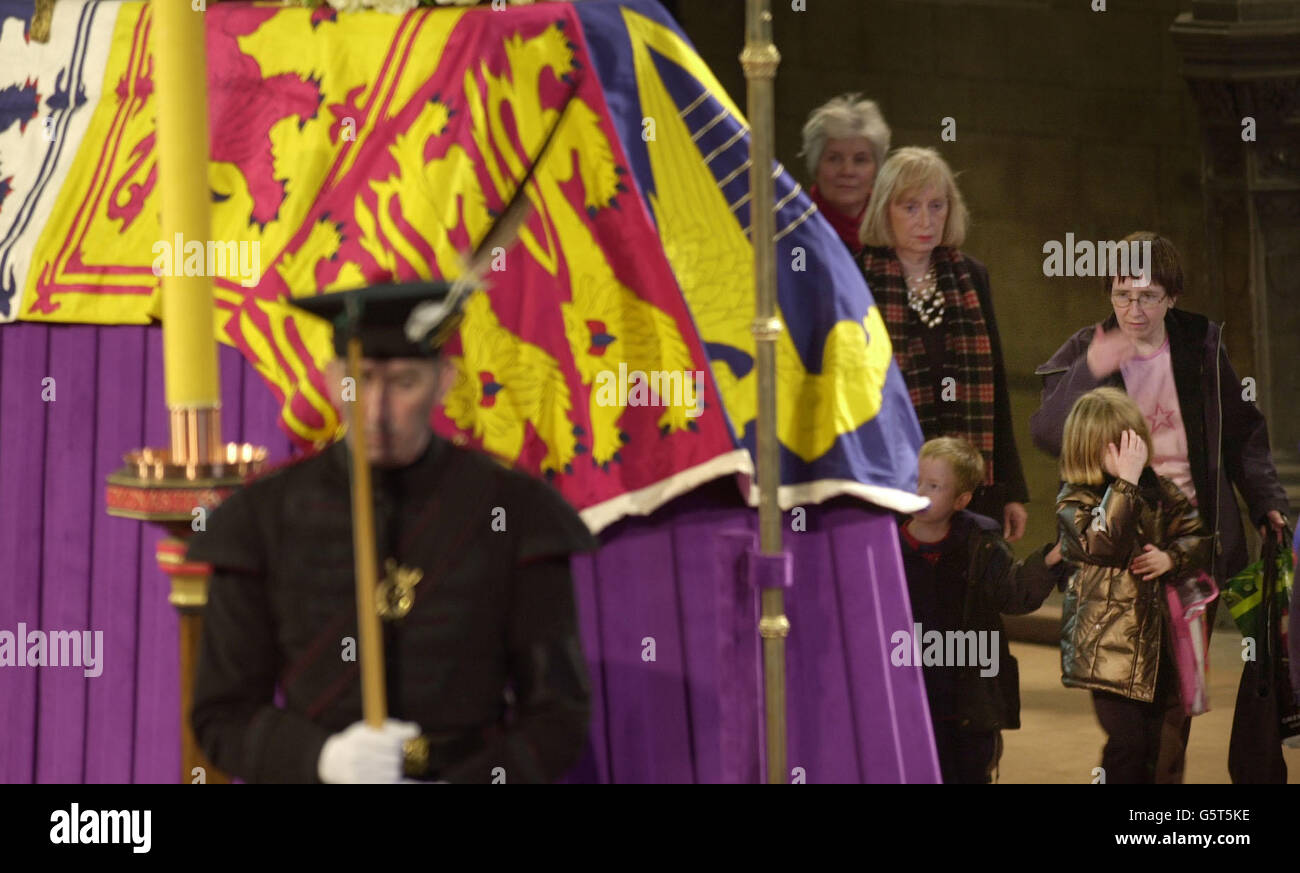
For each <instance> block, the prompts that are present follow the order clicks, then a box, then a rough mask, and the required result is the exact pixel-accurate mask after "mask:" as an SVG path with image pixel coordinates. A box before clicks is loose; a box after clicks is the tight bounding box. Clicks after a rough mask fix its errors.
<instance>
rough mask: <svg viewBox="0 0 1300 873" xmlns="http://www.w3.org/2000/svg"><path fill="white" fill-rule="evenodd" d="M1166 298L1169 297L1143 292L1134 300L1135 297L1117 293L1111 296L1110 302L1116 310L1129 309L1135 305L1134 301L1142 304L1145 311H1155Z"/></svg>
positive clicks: (1152, 292)
mask: <svg viewBox="0 0 1300 873" xmlns="http://www.w3.org/2000/svg"><path fill="white" fill-rule="evenodd" d="M1166 296H1167V295H1165V294H1157V293H1156V292H1154V291H1143V292H1142V293H1141V294H1139V295H1138V296H1137V297H1136V298H1134V297H1129V296H1128V295H1127V294H1120V293H1118V292H1116V293H1115V294H1112V295H1110V302H1111V303H1112V304H1114V306H1115V308H1116V309H1128V308H1129V307H1130V306H1132V305H1133V301H1134V300H1137V302H1138V303H1141V304H1142V308H1143V309H1154V308H1155V307H1156V306H1157V305H1158V304H1159V303H1160V302H1161V301H1163V300H1164V299H1165V297H1166Z"/></svg>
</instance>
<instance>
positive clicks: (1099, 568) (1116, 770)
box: [1056, 388, 1212, 784]
mask: <svg viewBox="0 0 1300 873" xmlns="http://www.w3.org/2000/svg"><path fill="white" fill-rule="evenodd" d="M1150 457H1151V434H1150V432H1149V431H1148V429H1147V421H1146V418H1144V417H1143V415H1142V412H1141V410H1139V409H1138V407H1137V404H1136V403H1134V402H1133V400H1132V399H1131V398H1130V397H1129V396H1128V395H1127V394H1125V393H1124V392H1123V391H1121V390H1119V389H1118V388H1097V389H1095V390H1093V391H1089V392H1088V393H1087V394H1084V395H1083V396H1082V397H1080V398H1079V399H1078V400H1077V401H1076V402H1075V404H1074V407H1073V408H1072V409H1071V410H1070V414H1069V416H1068V417H1067V418H1066V420H1065V430H1064V433H1063V435H1062V446H1061V479H1062V480H1063V481H1064V482H1065V484H1064V485H1063V486H1062V488H1061V493H1060V495H1059V496H1058V497H1057V509H1056V517H1057V526H1058V530H1059V532H1060V538H1061V539H1060V542H1061V554H1062V555H1063V556H1064V558H1065V560H1066V561H1069V562H1071V563H1072V564H1074V565H1075V570H1074V572H1073V573H1072V574H1071V576H1070V581H1069V584H1068V586H1067V587H1066V591H1065V604H1064V607H1063V610H1062V624H1061V682H1062V683H1063V684H1064V685H1065V686H1067V687H1069V688H1086V689H1088V690H1090V691H1091V692H1092V705H1093V710H1094V711H1095V712H1096V713H1097V720H1098V721H1099V722H1101V726H1102V729H1103V730H1105V731H1106V745H1105V748H1104V749H1103V750H1102V755H1101V766H1102V768H1103V769H1104V770H1105V772H1106V782H1107V783H1110V784H1116V783H1126V784H1133V783H1155V782H1182V777H1183V759H1184V755H1185V752H1186V748H1187V736H1188V728H1189V726H1190V721H1189V719H1188V718H1187V716H1186V715H1185V714H1184V712H1183V707H1182V703H1181V701H1180V700H1179V696H1178V673H1177V670H1176V668H1175V667H1174V665H1173V662H1172V661H1171V660H1170V659H1169V657H1168V655H1167V652H1166V648H1167V647H1166V646H1165V645H1164V643H1163V636H1164V633H1165V632H1166V631H1165V626H1164V621H1163V618H1162V614H1161V609H1160V603H1161V600H1162V598H1163V591H1161V584H1162V581H1163V580H1165V579H1169V580H1176V579H1178V578H1181V577H1183V576H1184V575H1187V574H1189V573H1194V572H1196V571H1198V570H1208V569H1209V565H1210V544H1211V542H1212V540H1211V538H1210V536H1209V534H1208V531H1207V530H1206V528H1205V525H1204V524H1202V522H1201V518H1200V516H1199V515H1198V514H1197V512H1196V508H1195V507H1194V506H1192V503H1191V501H1190V500H1188V499H1187V495H1185V494H1184V493H1183V492H1182V490H1181V489H1179V487H1178V486H1177V485H1176V484H1175V483H1174V482H1173V480H1171V479H1166V478H1164V477H1162V476H1157V475H1156V473H1155V471H1154V470H1152V469H1151V468H1150V467H1149V466H1148V465H1147V460H1148V459H1149V458H1150Z"/></svg>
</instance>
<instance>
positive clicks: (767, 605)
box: [740, 0, 790, 785]
mask: <svg viewBox="0 0 1300 873" xmlns="http://www.w3.org/2000/svg"><path fill="white" fill-rule="evenodd" d="M745 30H746V35H745V49H744V51H742V52H741V54H740V63H741V66H742V67H744V70H745V79H746V82H747V83H748V86H749V88H748V92H749V101H748V102H749V105H748V113H749V124H750V134H749V136H750V146H749V149H750V151H749V154H750V159H751V165H750V169H749V191H750V195H751V197H750V201H749V202H750V206H749V215H750V232H751V239H752V240H753V245H754V279H755V281H756V282H757V285H758V293H757V306H756V308H755V312H754V324H753V327H752V330H753V333H754V340H755V346H756V351H757V358H758V362H757V363H758V432H757V450H758V486H759V502H758V527H759V547H760V550H761V551H762V553H763V554H764V555H779V554H781V507H780V505H779V504H778V502H777V489H778V488H779V487H780V485H781V464H780V448H779V446H778V444H777V439H776V339H777V337H778V336H780V334H781V330H782V329H783V328H782V325H781V319H780V318H779V317H778V316H777V313H776V246H775V244H774V243H773V240H772V237H773V235H774V230H775V228H774V224H775V221H774V218H775V217H774V215H773V213H772V204H773V199H774V198H773V193H772V192H773V187H772V163H773V161H772V153H773V147H772V141H773V135H772V131H773V124H774V119H773V111H772V80H773V79H774V78H776V68H777V65H778V64H780V63H781V54H780V52H778V51H777V50H776V45H775V44H774V43H773V42H772V13H771V10H770V9H769V5H768V0H747V5H746V10H745ZM762 598H763V603H762V606H763V617H762V618H761V619H760V620H759V623H758V631H759V634H760V635H761V636H762V639H763V686H764V695H763V703H764V711H765V715H766V725H767V781H768V783H769V784H773V785H776V784H784V783H785V781H786V780H785V769H786V735H785V637H786V634H788V633H789V630H790V622H789V620H788V619H787V618H786V617H785V595H784V593H783V592H782V590H781V589H780V588H767V589H764V590H763V593H762Z"/></svg>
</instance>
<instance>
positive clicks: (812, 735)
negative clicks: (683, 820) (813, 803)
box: [569, 480, 939, 783]
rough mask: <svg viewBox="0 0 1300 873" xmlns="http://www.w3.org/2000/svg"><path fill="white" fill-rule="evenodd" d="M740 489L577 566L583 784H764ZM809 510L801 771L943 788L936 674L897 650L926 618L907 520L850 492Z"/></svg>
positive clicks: (794, 737)
mask: <svg viewBox="0 0 1300 873" xmlns="http://www.w3.org/2000/svg"><path fill="white" fill-rule="evenodd" d="M734 494H735V487H734V486H733V485H732V484H731V483H730V482H728V481H725V480H724V481H719V482H715V483H712V484H711V485H709V486H706V487H704V488H701V489H698V490H697V491H695V492H692V493H691V494H688V495H686V496H684V497H682V498H680V499H678V500H676V501H674V502H673V503H671V504H669V505H667V506H665V507H662V508H661V509H660V510H659V511H657V512H656V513H654V514H653V515H651V516H649V517H647V518H643V519H627V520H624V521H622V522H619V523H618V524H616V525H614V526H613V527H611V528H610V529H608V530H607V531H606V532H605V534H604V535H603V536H602V540H603V541H604V543H605V545H604V547H603V548H602V549H601V550H600V551H599V552H597V553H596V554H594V555H591V556H582V557H579V558H576V559H575V560H574V581H575V584H576V586H577V594H578V610H579V614H580V618H581V622H582V630H583V646H584V649H585V651H586V652H587V656H588V662H589V663H590V664H591V669H592V685H593V715H592V722H591V736H592V739H591V743H590V748H589V753H588V756H587V758H586V759H585V760H584V761H583V762H582V763H581V764H580V765H579V766H578V767H577V768H576V769H575V770H574V771H573V772H572V773H571V774H570V776H569V781H574V782H593V781H595V782H709V783H712V782H737V781H743V782H757V781H758V780H759V778H760V761H761V759H762V757H763V755H762V752H763V746H762V740H761V730H760V725H761V717H762V697H761V685H760V683H759V681H758V675H759V671H760V670H761V663H762V662H761V658H760V656H759V649H758V645H759V640H758V615H759V610H758V592H757V589H756V588H754V587H753V586H752V584H750V582H749V580H748V578H747V577H748V573H747V570H746V560H747V559H746V555H747V554H748V553H749V552H750V550H751V549H755V548H756V547H757V529H758V526H757V522H758V518H757V513H756V512H755V511H754V510H752V509H748V508H745V507H743V506H742V505H740V504H739V501H738V499H737V498H735V497H734ZM806 513H807V514H806V530H804V531H799V532H793V531H792V530H791V524H790V520H789V515H787V517H786V522H785V524H784V526H783V528H784V531H785V534H784V536H785V548H786V549H787V551H789V552H790V554H791V557H792V562H793V568H794V572H793V586H792V587H791V588H790V589H788V590H787V591H786V594H785V611H786V615H787V616H788V617H789V620H790V625H791V629H790V634H789V637H788V638H787V654H786V663H787V686H786V695H787V701H786V703H787V706H786V713H787V715H786V720H787V739H788V749H789V752H788V767H789V769H790V771H791V773H790V774H788V777H787V781H795V780H799V781H804V782H808V783H829V782H929V783H934V782H938V781H939V767H938V759H937V756H936V753H935V749H934V740H933V735H932V733H931V729H930V718H929V709H928V705H927V703H926V700H925V688H924V685H923V683H922V679H921V676H920V672H919V670H918V669H917V668H913V667H895V666H893V665H892V664H891V662H890V658H889V655H890V646H889V638H890V636H891V634H892V633H893V632H894V631H897V630H901V629H910V628H911V626H912V617H911V607H910V605H909V603H908V599H907V587H906V581H905V580H904V578H903V572H902V561H901V558H900V556H899V549H898V531H897V526H896V524H895V523H894V520H893V518H892V517H891V516H890V515H889V513H887V512H884V511H882V510H876V509H872V508H869V507H866V506H865V505H863V504H861V503H856V502H852V501H849V500H847V499H845V500H842V501H836V502H835V503H834V504H832V505H828V506H824V507H807V509H806ZM728 592H730V594H731V595H732V596H731V597H730V598H728V596H727V594H728ZM745 598H749V599H748V600H746V599H745Z"/></svg>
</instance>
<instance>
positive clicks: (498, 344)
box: [444, 291, 574, 472]
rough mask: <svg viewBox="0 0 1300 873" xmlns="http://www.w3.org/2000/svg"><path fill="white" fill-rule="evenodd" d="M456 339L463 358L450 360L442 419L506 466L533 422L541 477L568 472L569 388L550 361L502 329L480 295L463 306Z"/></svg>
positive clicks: (536, 348) (570, 441)
mask: <svg viewBox="0 0 1300 873" xmlns="http://www.w3.org/2000/svg"><path fill="white" fill-rule="evenodd" d="M460 336H461V343H462V346H463V354H461V355H457V356H453V358H452V361H453V362H454V363H455V364H456V369H457V371H458V372H459V378H458V379H457V380H456V384H455V386H454V387H453V388H452V389H451V390H450V391H448V392H447V398H446V402H445V403H444V410H445V411H446V413H447V417H448V418H450V419H451V420H452V421H453V422H455V423H456V426H457V427H459V428H461V429H462V430H466V431H469V432H470V433H472V434H473V435H474V437H475V438H476V439H482V440H483V447H484V448H486V449H487V450H488V451H490V452H492V453H493V454H496V455H498V456H500V457H503V458H508V459H510V460H514V459H516V458H518V457H519V452H520V450H521V449H522V448H523V445H524V436H525V434H526V428H525V423H526V422H532V423H533V427H534V428H535V429H536V430H537V433H538V435H539V436H540V437H541V438H542V439H543V441H544V442H545V443H546V447H547V451H546V457H545V458H544V459H543V461H542V471H543V472H564V471H565V470H566V469H568V468H569V465H570V463H571V462H572V461H573V456H574V440H573V439H572V437H569V438H568V439H564V438H562V436H563V435H566V432H567V431H569V430H570V425H569V423H568V414H569V408H570V403H569V386H568V384H566V382H565V380H564V373H563V371H562V370H561V369H560V365H559V363H558V362H557V361H556V360H555V358H553V357H551V355H549V354H547V352H546V350H545V349H543V348H541V347H540V346H536V345H533V344H532V343H529V342H523V341H522V340H520V339H519V337H517V336H515V335H514V334H513V333H511V332H510V331H508V330H506V329H505V328H503V327H502V326H501V322H500V321H498V320H497V316H496V313H495V312H493V311H492V304H491V302H490V301H489V300H488V296H487V294H485V293H484V292H481V291H480V292H478V293H475V294H473V295H471V296H470V298H469V299H468V300H466V301H465V320H464V321H463V322H462V323H461V327H460Z"/></svg>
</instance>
